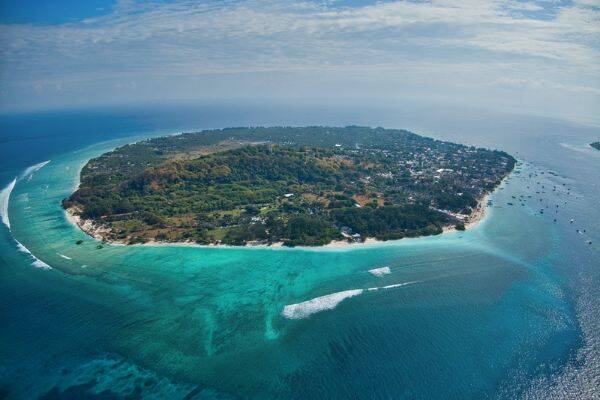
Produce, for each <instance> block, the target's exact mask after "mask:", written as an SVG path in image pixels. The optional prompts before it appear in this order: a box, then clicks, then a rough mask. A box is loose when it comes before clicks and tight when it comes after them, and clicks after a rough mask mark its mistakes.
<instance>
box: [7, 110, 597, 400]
mask: <svg viewBox="0 0 600 400" xmlns="http://www.w3.org/2000/svg"><path fill="white" fill-rule="evenodd" d="M311 124H319V125H350V124H359V125H369V126H384V127H395V128H406V129H410V130H413V131H415V132H417V133H421V134H425V135H430V136H433V137H436V138H442V139H448V140H453V141H459V142H462V143H467V144H473V145H479V146H485V147H491V148H499V149H502V150H506V151H508V152H510V153H512V154H513V155H515V156H516V157H518V158H519V160H520V163H519V166H518V168H517V171H515V173H514V174H513V175H512V176H511V177H510V179H509V180H508V181H507V182H505V183H504V184H503V185H502V187H501V188H500V189H499V190H497V191H496V192H495V193H494V194H493V195H492V200H493V205H492V206H491V207H490V208H489V210H488V215H487V217H486V219H485V220H484V221H483V222H482V223H480V224H479V225H478V226H477V227H475V228H473V229H471V230H469V231H467V232H464V233H452V234H447V235H442V236H437V237H430V238H420V239H413V240H403V241H397V242H389V243H385V244H382V245H375V246H366V247H355V248H345V249H343V250H323V249H320V250H306V249H293V250H273V249H214V248H213V249H207V248H188V247H146V246H135V247H127V246H105V247H104V248H102V249H97V243H96V242H95V241H94V240H93V239H91V238H88V237H86V236H85V235H84V234H83V233H82V232H80V231H79V230H78V229H76V228H74V227H73V226H72V225H71V224H69V223H68V222H67V221H66V220H65V218H64V214H63V212H62V210H61V208H60V204H59V203H60V200H61V199H62V198H64V197H65V196H67V195H68V194H69V193H70V192H71V191H72V190H73V188H74V187H75V186H76V184H77V176H78V172H79V168H80V167H81V166H82V165H83V164H84V163H85V162H86V160H88V159H89V158H90V157H93V156H95V155H99V154H101V153H103V152H105V151H107V150H109V149H111V148H114V147H115V146H119V145H122V144H125V143H128V142H131V141H134V140H136V139H138V138H141V137H145V136H149V135H158V134H168V133H175V132H181V131H187V130H194V129H205V128H217V127H227V126H249V125H252V126H256V125H311ZM598 137H600V129H598V128H596V127H589V126H583V125H578V124H575V123H570V122H565V121H558V120H550V119H543V118H537V117H524V116H515V115H503V114H495V113H490V112H485V111H482V110H465V109H452V108H448V107H441V106H430V107H424V106H422V105H398V106H391V105H387V106H385V107H384V106H381V105H376V104H371V105H369V104H367V105H361V106H360V107H359V106H356V105H346V106H342V105H340V106H335V107H333V106H307V105H294V106H292V105H285V104H279V105H268V104H265V105H253V106H248V105H242V104H221V105H203V106H186V105H177V106H170V107H158V106H156V107H150V106H147V107H139V108H125V109H106V110H99V111H98V110H97V111H86V110H79V111H71V112H60V113H59V112H54V113H44V114H22V115H10V116H1V117H0V187H1V188H6V187H8V186H10V184H11V182H13V179H17V180H16V183H15V184H14V189H13V190H12V193H11V195H10V202H9V204H8V209H7V211H8V216H9V218H10V230H9V229H8V227H7V226H6V225H5V224H2V225H1V226H0V398H9V399H13V398H14V399H30V398H45V399H105V398H168V399H178V398H179V399H184V398H185V399H205V398H206V399H208V398H225V399H228V398H257V399H271V398H285V399H288V398H299V399H300V398H302V399H305V398H308V399H320V398H322V399H334V398H339V399H350V398H353V399H371V398H375V399H513V398H531V399H546V398H556V399H562V398H577V399H593V398H598V396H599V389H598V388H599V382H600V368H599V365H600V361H599V360H600V355H599V350H600V349H599V345H600V341H599V334H598V331H600V329H598V328H599V322H598V321H599V320H600V316H599V314H600V313H599V310H600V298H599V296H598V294H599V291H600V290H599V287H600V273H599V267H600V265H599V262H598V256H599V252H598V249H599V245H598V244H599V243H600V228H599V226H600V224H598V221H599V220H600V211H599V210H598V204H599V202H600V187H599V186H598V185H599V183H600V180H599V179H598V177H599V176H600V152H597V151H594V150H593V149H591V148H589V147H588V146H587V143H589V142H591V141H592V140H598ZM48 160H50V162H49V163H47V164H45V165H43V166H41V164H40V163H43V162H45V161H48ZM35 165H37V167H36V168H29V167H32V166H35ZM28 168H29V169H28ZM38 168H39V169H38ZM555 187H556V188H555ZM6 193H7V191H6V190H5V191H4V192H3V195H5V194H6ZM513 196H514V197H513ZM520 196H524V197H523V198H522V199H521V197H520ZM529 196H531V197H529ZM509 202H510V203H513V204H514V205H513V206H510V205H508V204H507V203H509ZM557 205H558V207H556V206H557ZM540 209H543V210H544V213H543V214H542V213H540ZM554 219H556V222H555V221H554ZM571 219H573V223H571V222H570V220H571ZM79 239H81V240H83V241H84V243H83V244H82V245H79V246H78V245H76V244H75V242H76V241H77V240H79ZM590 241H591V244H589V242H590ZM19 244H20V245H21V246H24V247H21V248H20V250H19ZM24 249H27V250H28V251H29V252H30V253H27V252H26V251H24ZM46 266H48V267H49V268H45V267H46ZM384 266H387V267H389V268H390V271H391V273H390V274H388V275H384V276H381V277H378V276H374V275H373V274H371V273H369V272H368V271H369V270H370V269H373V268H380V267H384ZM386 286H387V287H388V288H385V287H386ZM369 288H378V290H369ZM360 290H362V292H360V294H358V293H359V291H360ZM348 291H354V292H352V293H354V294H355V296H353V297H348V298H346V299H344V300H343V301H340V302H339V303H338V304H334V305H335V307H334V305H332V306H331V309H327V310H322V311H320V312H315V313H313V314H311V315H308V316H307V317H305V318H301V319H289V318H286V317H285V316H284V315H283V314H282V313H283V310H284V307H285V306H286V305H292V304H300V307H301V308H303V309H304V310H311V309H314V307H315V304H317V305H321V306H322V305H323V304H324V303H323V302H324V301H325V302H326V301H327V300H330V301H331V299H332V298H335V296H336V294H337V295H338V296H339V295H340V294H341V296H343V294H344V293H349V292H348ZM331 295H334V296H333V297H332V296H331ZM322 296H328V297H325V298H324V299H325V300H323V299H320V298H322ZM311 299H317V300H313V301H312V302H310V301H311ZM307 301H308V302H309V303H305V302H307ZM313 311H314V310H313Z"/></svg>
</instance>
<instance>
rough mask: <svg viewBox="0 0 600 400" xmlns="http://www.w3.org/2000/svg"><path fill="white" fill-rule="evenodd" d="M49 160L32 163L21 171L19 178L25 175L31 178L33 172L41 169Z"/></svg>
mask: <svg viewBox="0 0 600 400" xmlns="http://www.w3.org/2000/svg"><path fill="white" fill-rule="evenodd" d="M50 161H51V160H48V161H42V162H41V163H38V164H35V165H32V166H31V167H27V168H26V169H25V171H23V173H22V174H21V176H20V177H19V179H23V178H25V177H27V176H29V178H28V180H30V179H31V176H32V175H33V173H34V172H37V171H39V170H40V169H42V168H43V167H44V166H45V165H46V164H48V163H49V162H50Z"/></svg>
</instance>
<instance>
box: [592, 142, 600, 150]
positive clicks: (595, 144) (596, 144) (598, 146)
mask: <svg viewBox="0 0 600 400" xmlns="http://www.w3.org/2000/svg"><path fill="white" fill-rule="evenodd" d="M590 146H592V147H593V148H594V149H596V150H600V142H592V143H590Z"/></svg>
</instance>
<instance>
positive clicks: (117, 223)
mask: <svg viewBox="0 0 600 400" xmlns="http://www.w3.org/2000/svg"><path fill="white" fill-rule="evenodd" d="M514 166H515V159H514V158H513V157H512V156H510V155H509V154H507V153H505V152H503V151H498V150H487V149H482V148H476V147H472V146H466V145H462V144H456V143H450V142H445V141H440V140H435V139H432V138H428V137H423V136H419V135H417V134H415V133H412V132H409V131H405V130H396V129H384V128H368V127H360V126H348V127H323V126H310V127H268V128H265V127H257V128H247V127H242V128H227V129H216V130H205V131H201V132H191V133H183V134H179V135H173V136H166V137H158V138H151V139H146V140H142V141H140V142H137V143H133V144H128V145H125V146H123V147H119V148H117V149H115V150H113V151H110V152H107V153H105V154H103V155H101V156H99V157H97V158H93V159H91V160H89V162H88V163H87V164H86V165H85V166H84V167H83V169H82V170H81V175H80V185H79V187H78V188H77V190H76V191H75V192H74V193H73V194H72V195H70V196H69V197H68V198H66V199H64V200H63V201H62V206H63V207H64V208H65V209H66V210H67V212H68V214H69V215H70V216H71V218H74V219H75V220H76V222H77V224H78V225H79V226H80V227H81V228H82V229H83V230H84V231H85V232H87V233H88V234H90V235H92V236H94V237H96V238H98V239H101V240H102V241H105V242H111V243H125V244H142V243H194V244H202V245H217V244H220V245H232V246H243V245H285V246H321V245H326V244H329V243H330V242H332V241H346V242H363V241H365V240H367V239H377V240H390V239H402V238H405V237H416V236H425V235H436V234H440V233H442V232H443V230H445V229H459V230H463V229H465V225H466V224H468V223H469V222H471V221H472V220H473V219H474V218H477V216H476V214H478V211H479V212H480V211H481V210H482V209H483V208H485V203H484V202H485V201H486V200H485V197H486V195H487V194H488V193H490V192H491V191H493V190H494V189H495V188H496V187H497V186H498V185H499V184H500V183H501V181H502V180H503V179H504V178H505V177H506V176H507V175H508V174H509V173H510V172H511V171H512V169H513V168H514Z"/></svg>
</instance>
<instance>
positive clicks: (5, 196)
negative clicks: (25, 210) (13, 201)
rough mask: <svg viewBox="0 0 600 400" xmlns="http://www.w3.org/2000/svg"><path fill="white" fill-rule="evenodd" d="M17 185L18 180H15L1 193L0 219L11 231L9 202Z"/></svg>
mask: <svg viewBox="0 0 600 400" xmlns="http://www.w3.org/2000/svg"><path fill="white" fill-rule="evenodd" d="M16 183H17V179H16V178H15V179H13V181H12V182H11V183H9V184H8V186H7V187H5V188H4V189H2V191H0V217H1V218H2V222H3V223H4V225H6V226H7V227H8V229H10V220H9V219H8V200H10V194H11V192H12V191H13V189H14V188H15V184H16Z"/></svg>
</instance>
